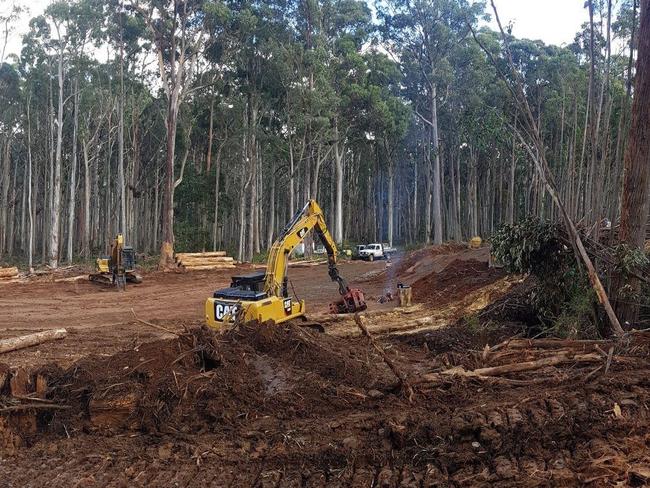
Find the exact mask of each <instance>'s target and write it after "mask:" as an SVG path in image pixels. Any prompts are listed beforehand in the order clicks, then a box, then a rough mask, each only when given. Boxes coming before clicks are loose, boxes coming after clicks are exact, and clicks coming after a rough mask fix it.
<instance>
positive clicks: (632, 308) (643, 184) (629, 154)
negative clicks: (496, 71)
mask: <svg viewBox="0 0 650 488" xmlns="http://www.w3.org/2000/svg"><path fill="white" fill-rule="evenodd" d="M638 41H639V47H638V57H637V61H636V80H635V84H634V102H633V104H632V120H631V124H630V132H629V137H628V142H627V148H626V150H625V160H624V172H625V173H624V174H625V176H624V181H623V200H622V205H621V226H620V231H619V239H620V241H621V242H622V243H625V244H627V245H628V246H630V247H631V248H636V249H640V248H643V244H644V241H645V231H646V224H647V221H648V204H649V198H648V197H649V193H648V184H649V183H650V123H649V122H648V121H650V0H642V1H641V24H640V27H639V35H638ZM618 285H619V286H618V287H617V290H616V291H617V292H620V288H621V287H622V286H623V283H622V280H620V279H619V283H618ZM627 285H628V286H630V287H632V291H633V292H638V291H639V289H640V283H639V281H638V280H637V279H635V278H632V277H629V278H628V281H627ZM617 305H618V307H617V311H618V313H619V315H620V317H621V318H622V320H624V321H625V322H628V323H633V322H634V321H635V320H636V318H637V315H638V308H639V307H638V305H637V304H629V303H627V304H626V303H622V302H620V303H618V304H617Z"/></svg>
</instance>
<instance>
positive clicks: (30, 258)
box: [23, 95, 34, 274]
mask: <svg viewBox="0 0 650 488" xmlns="http://www.w3.org/2000/svg"><path fill="white" fill-rule="evenodd" d="M30 102H31V95H28V97H27V205H28V213H29V237H28V245H27V259H28V264H29V273H30V274H31V273H33V272H34V262H33V258H34V208H33V205H32V118H31V110H30ZM23 191H24V190H23Z"/></svg>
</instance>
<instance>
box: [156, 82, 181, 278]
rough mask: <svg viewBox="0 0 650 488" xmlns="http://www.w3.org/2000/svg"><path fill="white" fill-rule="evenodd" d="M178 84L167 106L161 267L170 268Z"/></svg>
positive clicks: (171, 258) (172, 258) (172, 261)
mask: <svg viewBox="0 0 650 488" xmlns="http://www.w3.org/2000/svg"><path fill="white" fill-rule="evenodd" d="M179 90H180V87H179V86H178V84H175V85H174V87H173V88H172V90H171V93H170V96H169V100H168V104H167V120H166V131H167V141H166V145H167V158H166V160H165V180H164V183H165V186H164V190H163V222H162V245H161V248H160V263H159V264H160V267H161V268H169V267H171V266H173V264H174V181H175V180H174V158H175V153H176V129H177V126H178V108H179V102H180V100H179Z"/></svg>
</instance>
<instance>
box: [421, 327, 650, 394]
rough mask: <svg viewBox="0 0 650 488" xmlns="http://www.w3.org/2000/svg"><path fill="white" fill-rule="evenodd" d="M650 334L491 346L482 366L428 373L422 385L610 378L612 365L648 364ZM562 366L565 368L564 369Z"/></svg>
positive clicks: (516, 341)
mask: <svg viewBox="0 0 650 488" xmlns="http://www.w3.org/2000/svg"><path fill="white" fill-rule="evenodd" d="M649 349H650V334H646V333H643V332H634V333H631V334H630V335H629V336H627V337H626V339H625V340H623V341H607V340H569V339H518V338H513V339H511V340H508V341H505V342H502V343H500V344H497V345H495V346H492V347H489V346H486V347H485V349H484V350H483V351H482V352H481V353H477V356H480V357H477V358H474V359H475V360H477V361H478V362H479V364H480V365H482V367H478V368H477V367H474V368H472V369H470V368H468V367H467V366H468V365H469V364H462V365H458V366H454V367H452V368H448V369H441V370H440V371H436V372H432V373H427V374H424V375H422V376H421V377H420V378H419V380H418V383H419V384H424V383H440V382H444V381H448V380H449V378H453V377H466V378H475V379H478V380H486V381H496V382H500V383H504V382H505V383H511V384H515V385H529V384H535V383H543V382H546V381H557V380H567V379H573V380H575V381H586V380H589V379H590V378H592V377H594V376H595V375H596V374H598V373H600V374H601V375H605V374H607V373H608V372H609V371H610V369H611V368H612V365H619V366H624V367H629V366H634V367H639V366H640V365H641V364H643V363H648V359H647V358H648V350H649ZM560 368H562V370H561V369H560Z"/></svg>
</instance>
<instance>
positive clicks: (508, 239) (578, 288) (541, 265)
mask: <svg viewBox="0 0 650 488" xmlns="http://www.w3.org/2000/svg"><path fill="white" fill-rule="evenodd" d="M559 230H560V229H559V227H558V224H556V223H550V222H544V221H540V220H538V219H534V218H530V219H526V220H524V221H522V222H520V223H517V224H515V225H508V224H506V225H504V226H502V227H501V228H499V229H498V230H497V231H496V232H495V233H494V234H493V235H492V237H491V242H492V253H493V255H494V256H495V258H496V259H498V260H499V261H500V262H502V263H503V265H504V267H505V268H506V270H508V271H509V272H514V273H526V274H531V275H534V276H535V277H536V282H537V283H538V285H537V286H536V287H535V289H534V290H533V291H532V293H531V296H530V303H531V305H532V307H533V308H534V313H535V315H536V316H537V317H538V318H539V320H540V321H541V323H542V324H544V325H545V326H546V329H547V332H549V333H552V334H554V335H559V336H564V337H586V336H588V337H591V336H594V335H596V334H597V330H598V327H599V324H600V316H599V314H598V308H597V305H598V301H597V297H596V295H595V293H594V292H593V290H592V288H591V285H590V283H589V279H588V277H587V274H586V273H585V272H584V270H583V269H582V267H581V266H579V265H578V264H577V261H576V259H575V255H574V253H573V250H572V249H571V248H570V247H568V246H566V245H565V244H564V243H563V241H562V240H561V239H560V237H559V236H560V232H559Z"/></svg>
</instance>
